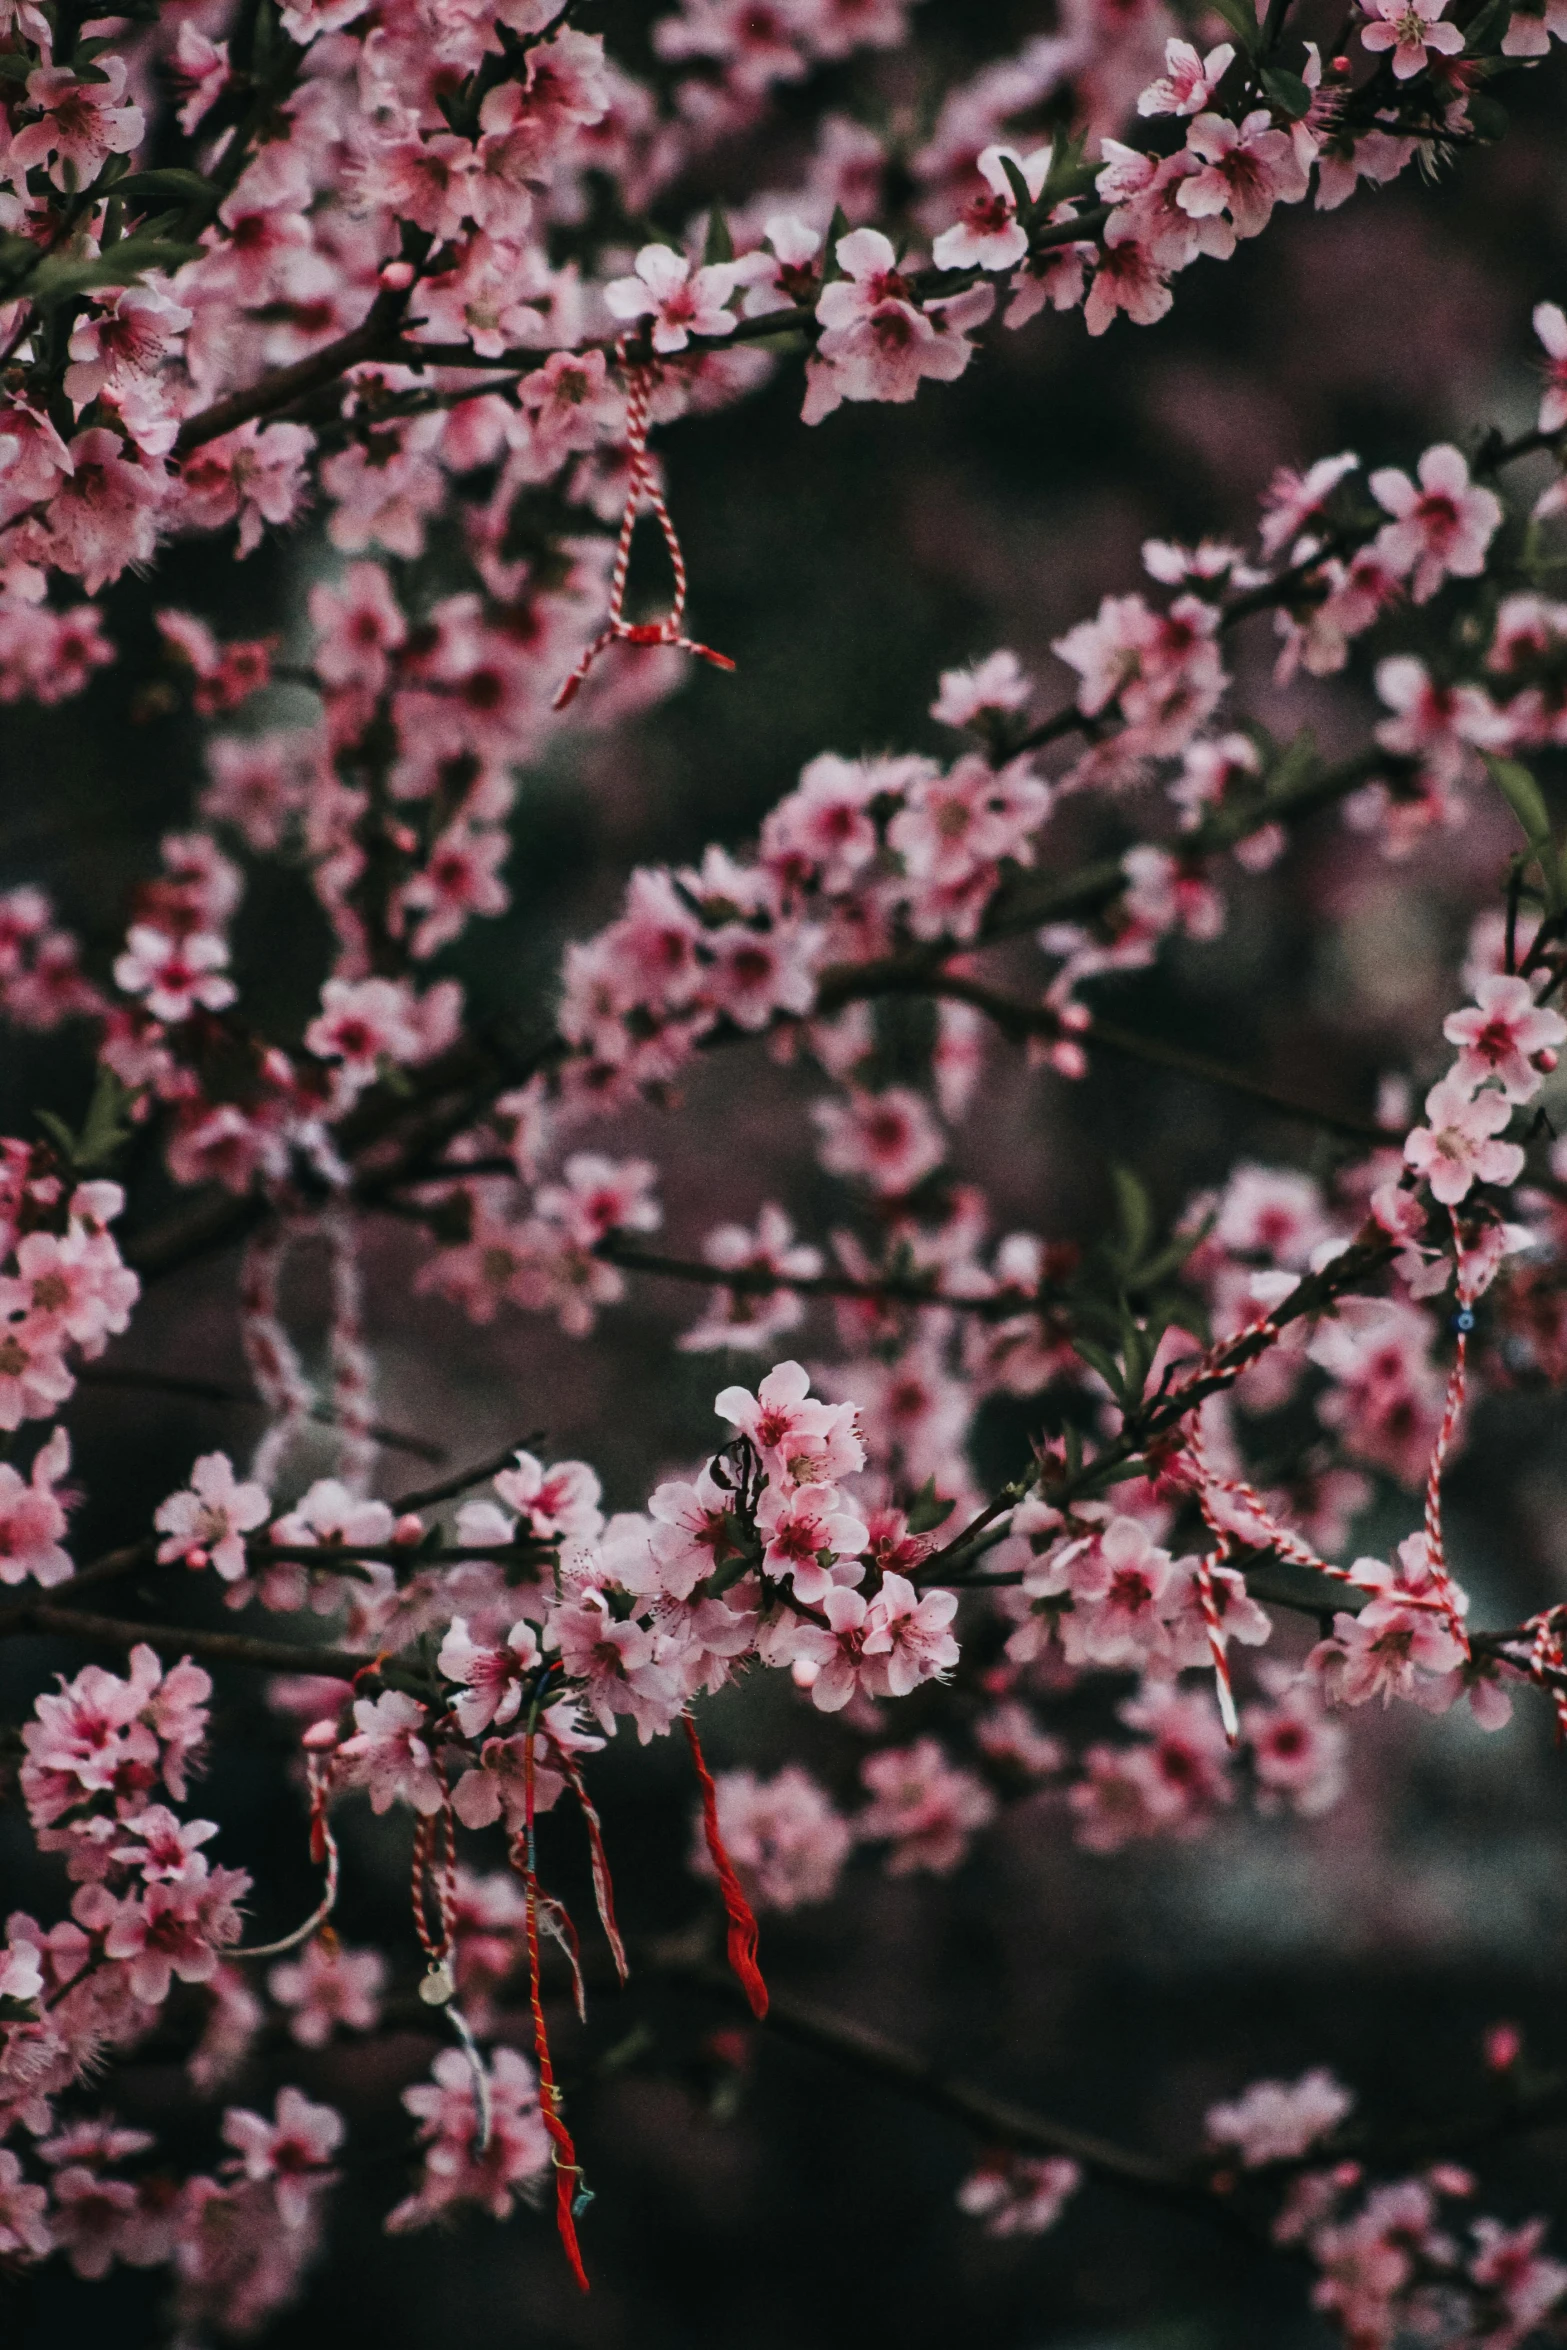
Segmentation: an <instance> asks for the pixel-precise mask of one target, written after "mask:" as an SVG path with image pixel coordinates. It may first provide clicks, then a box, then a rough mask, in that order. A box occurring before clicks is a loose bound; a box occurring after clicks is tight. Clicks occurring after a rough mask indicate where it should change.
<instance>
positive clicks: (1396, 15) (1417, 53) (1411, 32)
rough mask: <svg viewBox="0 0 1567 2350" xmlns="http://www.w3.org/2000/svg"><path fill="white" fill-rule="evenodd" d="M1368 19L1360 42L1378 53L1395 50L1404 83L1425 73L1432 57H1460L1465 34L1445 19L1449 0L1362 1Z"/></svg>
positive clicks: (1397, 71) (1395, 69) (1396, 67)
mask: <svg viewBox="0 0 1567 2350" xmlns="http://www.w3.org/2000/svg"><path fill="white" fill-rule="evenodd" d="M1361 4H1362V6H1363V8H1364V9H1365V16H1366V21H1365V23H1364V24H1362V25H1361V27H1360V45H1361V47H1362V48H1363V49H1369V50H1370V51H1372V53H1373V54H1378V53H1380V52H1381V51H1382V50H1384V49H1391V50H1392V52H1393V72H1394V75H1395V77H1396V78H1397V79H1398V80H1399V81H1401V82H1407V81H1409V80H1410V79H1411V78H1412V76H1414V75H1415V74H1417V73H1423V72H1424V71H1425V68H1426V66H1427V64H1428V62H1429V60H1430V58H1431V57H1432V56H1433V55H1435V56H1438V57H1457V56H1459V55H1461V53H1462V51H1463V46H1464V36H1463V34H1462V33H1461V32H1460V31H1459V29H1458V27H1457V25H1455V24H1448V23H1446V22H1445V21H1444V19H1443V14H1442V12H1443V10H1444V9H1445V8H1446V6H1447V0H1361Z"/></svg>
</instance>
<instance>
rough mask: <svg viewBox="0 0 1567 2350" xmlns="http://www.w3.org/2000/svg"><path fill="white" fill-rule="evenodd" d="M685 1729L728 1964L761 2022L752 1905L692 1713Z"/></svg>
mask: <svg viewBox="0 0 1567 2350" xmlns="http://www.w3.org/2000/svg"><path fill="white" fill-rule="evenodd" d="M680 1718H681V1720H682V1721H683V1722H684V1723H685V1726H686V1740H687V1743H688V1744H689V1746H690V1748H691V1760H692V1761H693V1762H694V1763H695V1765H696V1775H697V1778H698V1780H699V1781H700V1782H701V1787H702V1830H703V1833H704V1835H705V1836H706V1838H707V1849H708V1853H709V1856H710V1858H711V1860H712V1863H713V1866H714V1868H715V1869H716V1870H717V1872H718V1887H719V1891H720V1892H721V1893H722V1894H723V1897H724V1914H725V1916H726V1917H727V1918H728V1920H729V1964H730V1965H731V1966H732V1967H733V1968H734V1971H735V1973H736V1975H737V1976H738V1977H739V1979H740V1985H741V1988H742V1990H743V1991H744V1992H745V1995H746V1997H747V1999H748V2000H749V2001H750V2002H751V2013H752V2014H753V2015H754V2016H756V2017H757V2018H758V2019H760V2018H761V2017H762V2016H764V2015H765V2014H766V2013H767V1985H766V1984H765V1983H764V1982H763V1980H762V1970H761V1968H760V1967H759V1966H758V1965H757V1963H756V1918H755V1916H754V1915H753V1913H752V1909H751V1904H750V1903H749V1902H748V1901H747V1899H746V1897H745V1894H744V1891H743V1890H742V1888H741V1884H740V1880H739V1878H738V1877H737V1876H736V1875H735V1871H734V1863H733V1861H732V1860H731V1859H730V1857H729V1855H728V1853H727V1852H726V1851H725V1850H724V1840H723V1837H722V1836H721V1835H720V1833H719V1829H718V1789H717V1788H716V1787H715V1786H714V1785H713V1774H712V1772H711V1771H710V1770H709V1769H708V1767H707V1764H706V1762H705V1761H704V1760H703V1756H702V1743H701V1740H700V1739H699V1738H698V1737H697V1734H696V1724H695V1722H694V1721H693V1720H692V1718H691V1716H690V1714H689V1713H685V1714H682V1715H681V1717H680Z"/></svg>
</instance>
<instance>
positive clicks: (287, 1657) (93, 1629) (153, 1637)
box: [0, 1599, 370, 1681]
mask: <svg viewBox="0 0 1567 2350" xmlns="http://www.w3.org/2000/svg"><path fill="white" fill-rule="evenodd" d="M28 1635H33V1636H35V1637H44V1638H55V1637H59V1638H63V1639H67V1640H85V1641H87V1642H89V1643H90V1644H91V1645H92V1646H94V1647H99V1646H101V1647H104V1648H118V1649H129V1648H135V1647H136V1646H137V1645H138V1644H139V1643H140V1642H142V1641H146V1642H147V1643H148V1645H149V1646H150V1647H153V1648H157V1649H160V1650H167V1651H169V1652H170V1653H172V1654H175V1655H181V1656H199V1657H205V1658H208V1659H210V1660H211V1662H212V1663H213V1664H221V1665H256V1666H259V1667H260V1668H261V1670H263V1671H265V1672H274V1673H322V1674H326V1675H328V1676H330V1677H331V1678H332V1679H334V1680H339V1681H348V1680H352V1678H353V1676H354V1675H355V1673H358V1672H362V1671H363V1670H364V1667H365V1666H366V1665H367V1664H368V1663H369V1662H370V1659H369V1658H368V1657H367V1656H363V1655H356V1654H355V1653H354V1651H353V1650H352V1649H349V1648H306V1647H303V1646H302V1645H299V1644H297V1643H296V1642H294V1641H292V1640H258V1639H256V1638H255V1637H254V1636H253V1635H252V1634H250V1633H247V1632H213V1631H209V1630H207V1629H206V1627H205V1626H202V1625H192V1624H138V1623H135V1622H132V1621H130V1620H128V1619H127V1618H125V1617H121V1616H94V1615H89V1614H88V1613H87V1612H86V1610H85V1609H83V1608H74V1607H56V1606H55V1605H53V1604H52V1603H51V1602H50V1601H48V1600H41V1599H40V1600H30V1601H28V1602H27V1603H26V1604H25V1605H24V1606H21V1607H8V1608H5V1609H0V1640H16V1639H23V1638H26V1637H27V1636H28Z"/></svg>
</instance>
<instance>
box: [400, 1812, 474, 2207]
mask: <svg viewBox="0 0 1567 2350" xmlns="http://www.w3.org/2000/svg"><path fill="white" fill-rule="evenodd" d="M441 1795H442V1803H441V1809H440V1811H439V1812H438V1813H436V1814H435V1815H434V1816H433V1817H427V1818H422V1819H421V1820H420V1821H419V1824H418V1826H417V1827H416V1828H415V1830H414V1843H413V1912H414V1932H415V1933H416V1934H417V1935H418V1937H419V1945H420V1948H421V1949H422V1950H423V1952H424V1955H425V1958H426V1959H427V1961H428V1962H429V1963H428V1965H427V1967H426V1969H425V1976H424V1980H423V1982H422V1983H421V1984H420V1985H419V1996H420V1998H421V1999H422V2000H423V2001H424V2004H425V2006H426V2007H438V2008H440V2009H441V2011H442V2013H443V2014H444V2015H445V2017H446V2020H447V2022H448V2023H449V2024H450V2025H451V2027H452V2031H453V2033H454V2035H455V2037H456V2040H457V2045H458V2046H459V2048H461V2050H462V2052H463V2054H464V2056H465V2057H466V2058H467V2060H468V2071H469V2074H470V2076H471V2078H472V2081H473V2113H474V2124H475V2129H474V2142H473V2150H474V2153H475V2155H476V2156H477V2157H478V2159H479V2160H480V2161H482V2160H483V2158H484V2156H485V2155H486V2154H487V2153H488V2152H489V2148H490V2135H491V2129H492V2125H493V2115H492V2112H491V2106H490V2076H489V2073H488V2071H487V2070H486V2067H485V2062H484V2057H483V2053H482V2052H481V2050H480V2048H479V2044H478V2042H477V2041H476V2040H475V2038H474V2036H473V2033H472V2031H471V2029H470V2028H469V2024H468V2019H467V2017H466V2016H465V2015H464V2014H463V2012H462V2009H461V2008H460V2007H459V2006H458V2005H457V1976H456V1971H455V1969H454V1967H453V1964H452V1959H453V1954H454V1949H455V1942H456V1928H457V1823H456V1820H455V1819H454V1818H453V1816H452V1799H451V1797H450V1795H449V1794H448V1793H447V1790H446V1783H445V1780H444V1777H443V1779H442V1782H441ZM432 1904H433V1907H434V1910H435V1914H436V1917H437V1919H438V1920H439V1927H438V1931H436V1932H435V1933H432V1932H431V1931H430V1910H431V1907H432Z"/></svg>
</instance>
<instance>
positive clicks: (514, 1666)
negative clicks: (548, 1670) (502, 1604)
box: [436, 1616, 539, 1738]
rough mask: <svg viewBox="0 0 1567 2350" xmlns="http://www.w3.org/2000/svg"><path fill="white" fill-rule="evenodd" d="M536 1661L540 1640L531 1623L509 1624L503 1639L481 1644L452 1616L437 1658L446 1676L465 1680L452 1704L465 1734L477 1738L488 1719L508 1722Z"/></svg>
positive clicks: (462, 1620)
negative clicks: (501, 1642)
mask: <svg viewBox="0 0 1567 2350" xmlns="http://www.w3.org/2000/svg"><path fill="white" fill-rule="evenodd" d="M538 1662H539V1643H538V1638H537V1635H536V1634H535V1632H534V1630H533V1627H532V1625H531V1624H525V1623H517V1624H513V1626H512V1628H511V1630H510V1631H509V1632H508V1633H507V1635H506V1639H505V1643H504V1645H503V1646H499V1647H481V1646H480V1645H479V1644H478V1643H477V1642H476V1641H473V1640H471V1639H470V1638H469V1636H468V1626H467V1623H466V1622H465V1620H464V1619H463V1617H461V1616H453V1618H452V1620H451V1625H450V1628H449V1630H448V1631H447V1634H446V1637H445V1639H444V1640H443V1641H442V1643H441V1650H440V1654H439V1656H438V1657H437V1659H436V1663H437V1664H438V1665H439V1667H440V1670H441V1672H442V1673H443V1674H444V1675H445V1677H446V1679H447V1680H448V1681H461V1682H464V1683H466V1688H465V1690H464V1694H463V1695H462V1696H461V1697H459V1698H458V1699H457V1700H456V1702H455V1704H454V1705H453V1707H452V1714H453V1716H454V1718H455V1720H456V1723H457V1727H458V1728H459V1730H461V1732H462V1734H463V1736H464V1737H465V1738H477V1737H478V1736H479V1734H480V1732H481V1731H482V1730H486V1729H488V1728H489V1726H490V1724H491V1723H492V1722H494V1723H496V1724H497V1725H500V1724H503V1723H506V1722H509V1721H511V1720H512V1719H513V1717H514V1716H515V1714H516V1712H517V1709H518V1707H519V1706H520V1705H521V1703H522V1691H523V1684H524V1682H525V1680H526V1679H527V1676H528V1675H529V1674H530V1673H532V1672H533V1671H534V1670H535V1669H536V1667H537V1665H538Z"/></svg>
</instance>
